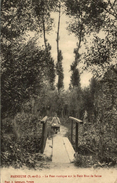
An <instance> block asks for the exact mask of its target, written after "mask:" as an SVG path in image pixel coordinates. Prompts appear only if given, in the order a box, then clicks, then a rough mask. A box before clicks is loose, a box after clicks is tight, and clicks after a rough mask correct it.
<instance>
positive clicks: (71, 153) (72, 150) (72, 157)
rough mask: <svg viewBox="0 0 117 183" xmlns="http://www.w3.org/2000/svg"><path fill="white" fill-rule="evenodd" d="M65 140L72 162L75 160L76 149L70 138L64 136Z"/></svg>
mask: <svg viewBox="0 0 117 183" xmlns="http://www.w3.org/2000/svg"><path fill="white" fill-rule="evenodd" d="M63 141H64V144H65V148H66V151H67V154H68V157H69V159H70V162H74V159H75V158H74V154H75V151H74V149H73V147H72V145H71V143H70V141H69V139H68V138H67V137H63Z"/></svg>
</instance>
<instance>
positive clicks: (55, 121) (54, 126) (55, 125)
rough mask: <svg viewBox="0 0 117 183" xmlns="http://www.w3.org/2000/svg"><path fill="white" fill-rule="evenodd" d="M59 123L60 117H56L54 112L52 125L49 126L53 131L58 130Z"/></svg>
mask: <svg viewBox="0 0 117 183" xmlns="http://www.w3.org/2000/svg"><path fill="white" fill-rule="evenodd" d="M60 124H61V122H60V119H59V118H58V116H57V113H56V112H55V113H54V117H53V118H52V126H51V128H52V129H53V131H54V132H55V133H57V132H58V131H60Z"/></svg>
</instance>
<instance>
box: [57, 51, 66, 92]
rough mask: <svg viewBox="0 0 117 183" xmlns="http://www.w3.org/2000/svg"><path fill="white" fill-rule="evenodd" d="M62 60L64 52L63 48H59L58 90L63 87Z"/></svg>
mask: <svg viewBox="0 0 117 183" xmlns="http://www.w3.org/2000/svg"><path fill="white" fill-rule="evenodd" d="M62 60H63V56H62V52H61V50H59V54H58V62H57V64H56V70H57V75H58V83H57V88H58V91H59V90H60V89H61V88H63V79H64V74H63V67H62Z"/></svg>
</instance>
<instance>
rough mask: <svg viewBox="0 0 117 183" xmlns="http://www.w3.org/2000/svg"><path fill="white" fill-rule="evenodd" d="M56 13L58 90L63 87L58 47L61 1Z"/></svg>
mask: <svg viewBox="0 0 117 183" xmlns="http://www.w3.org/2000/svg"><path fill="white" fill-rule="evenodd" d="M58 13H59V17H58V27H57V39H56V42H57V75H58V83H57V87H58V91H60V89H61V88H62V87H63V79H64V75H63V67H62V60H63V56H62V51H61V50H60V49H59V40H60V36H59V34H60V20H61V19H60V18H61V2H59V4H58Z"/></svg>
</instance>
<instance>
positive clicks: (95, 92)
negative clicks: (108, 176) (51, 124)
mask: <svg viewBox="0 0 117 183" xmlns="http://www.w3.org/2000/svg"><path fill="white" fill-rule="evenodd" d="M1 5H2V9H1V23H2V26H1V58H2V63H1V94H2V98H1V114H2V115H1V118H2V120H1V137H2V146H1V147H2V148H1V152H2V159H1V160H2V165H3V166H10V165H12V166H15V167H21V166H25V165H26V166H28V167H35V166H36V163H37V162H39V161H40V160H42V159H43V156H42V155H41V154H40V144H41V132H42V125H41V123H40V120H41V119H42V118H43V117H44V116H45V115H48V116H49V117H50V118H51V117H52V115H53V112H54V111H56V112H57V113H58V116H59V117H60V118H61V119H62V120H63V119H65V120H66V119H68V117H69V116H70V115H71V116H73V117H77V118H79V119H82V120H84V122H86V123H87V125H88V124H90V125H91V128H90V127H89V128H88V127H86V124H84V127H83V130H84V131H83V132H82V130H81V131H80V133H81V139H80V147H79V151H81V152H82V149H83V148H86V147H87V148H88V149H90V150H91V151H93V152H94V153H95V154H96V155H97V157H98V160H99V161H100V162H109V163H110V162H113V164H112V165H115V164H116V162H117V160H116V156H115V154H116V153H117V145H116V144H117V135H116V134H117V124H116V120H117V118H116V116H117V94H116V93H117V86H116V83H117V65H116V59H117V58H116V57H117V13H116V12H117V2H116V0H115V1H113V2H111V1H110V0H108V1H106V0H99V1H96V0H82V1H81V0H80V1H73V0H61V1H56V0H54V1H53V0H49V1H47V0H38V1H37V0H34V1H31V0H22V1H19V2H18V1H16V0H11V1H7V0H2V2H1ZM52 12H57V13H58V28H57V39H56V41H57V58H56V60H54V59H53V58H52V54H51V45H50V44H49V42H48V40H47V34H48V33H49V32H50V31H51V30H52V28H53V22H54V20H53V19H52V18H51V13H52ZM61 13H65V14H66V16H68V18H69V17H70V20H71V21H69V25H68V31H69V32H71V33H73V34H75V36H76V37H77V38H78V43H77V47H76V48H74V60H73V63H72V64H71V66H70V71H71V80H70V82H69V89H68V90H67V91H64V82H63V81H64V80H63V79H64V72H63V66H62V63H63V61H64V58H63V54H62V50H60V48H59V42H60V37H59V34H60V31H61V27H60V20H61ZM31 33H32V34H33V35H34V36H30V34H31ZM100 34H104V36H103V38H101V36H100ZM90 36H91V37H92V39H91V44H90V45H89V43H88V42H87V38H88V37H90ZM42 38H43V45H42V44H41V40H42ZM82 46H85V48H86V49H85V50H86V51H85V52H83V53H81V49H82ZM80 64H82V71H84V70H87V69H90V70H91V72H92V73H93V78H92V79H91V82H90V86H89V87H87V88H84V89H82V88H81V83H80V74H81V73H80ZM56 75H57V76H58V81H57V84H55V76H56ZM85 114H86V115H85ZM84 116H85V117H84ZM85 118H86V119H85ZM66 121H67V122H68V120H66ZM67 122H66V123H67ZM82 133H83V134H82ZM84 134H85V135H84ZM92 134H93V135H92ZM84 136H85V137H84ZM99 144H100V146H99ZM105 151H106V154H105ZM104 158H105V159H106V160H105V159H104ZM109 158H110V159H109ZM80 159H81V158H80ZM78 163H79V157H78ZM80 163H81V162H80ZM80 165H81V164H80Z"/></svg>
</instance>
